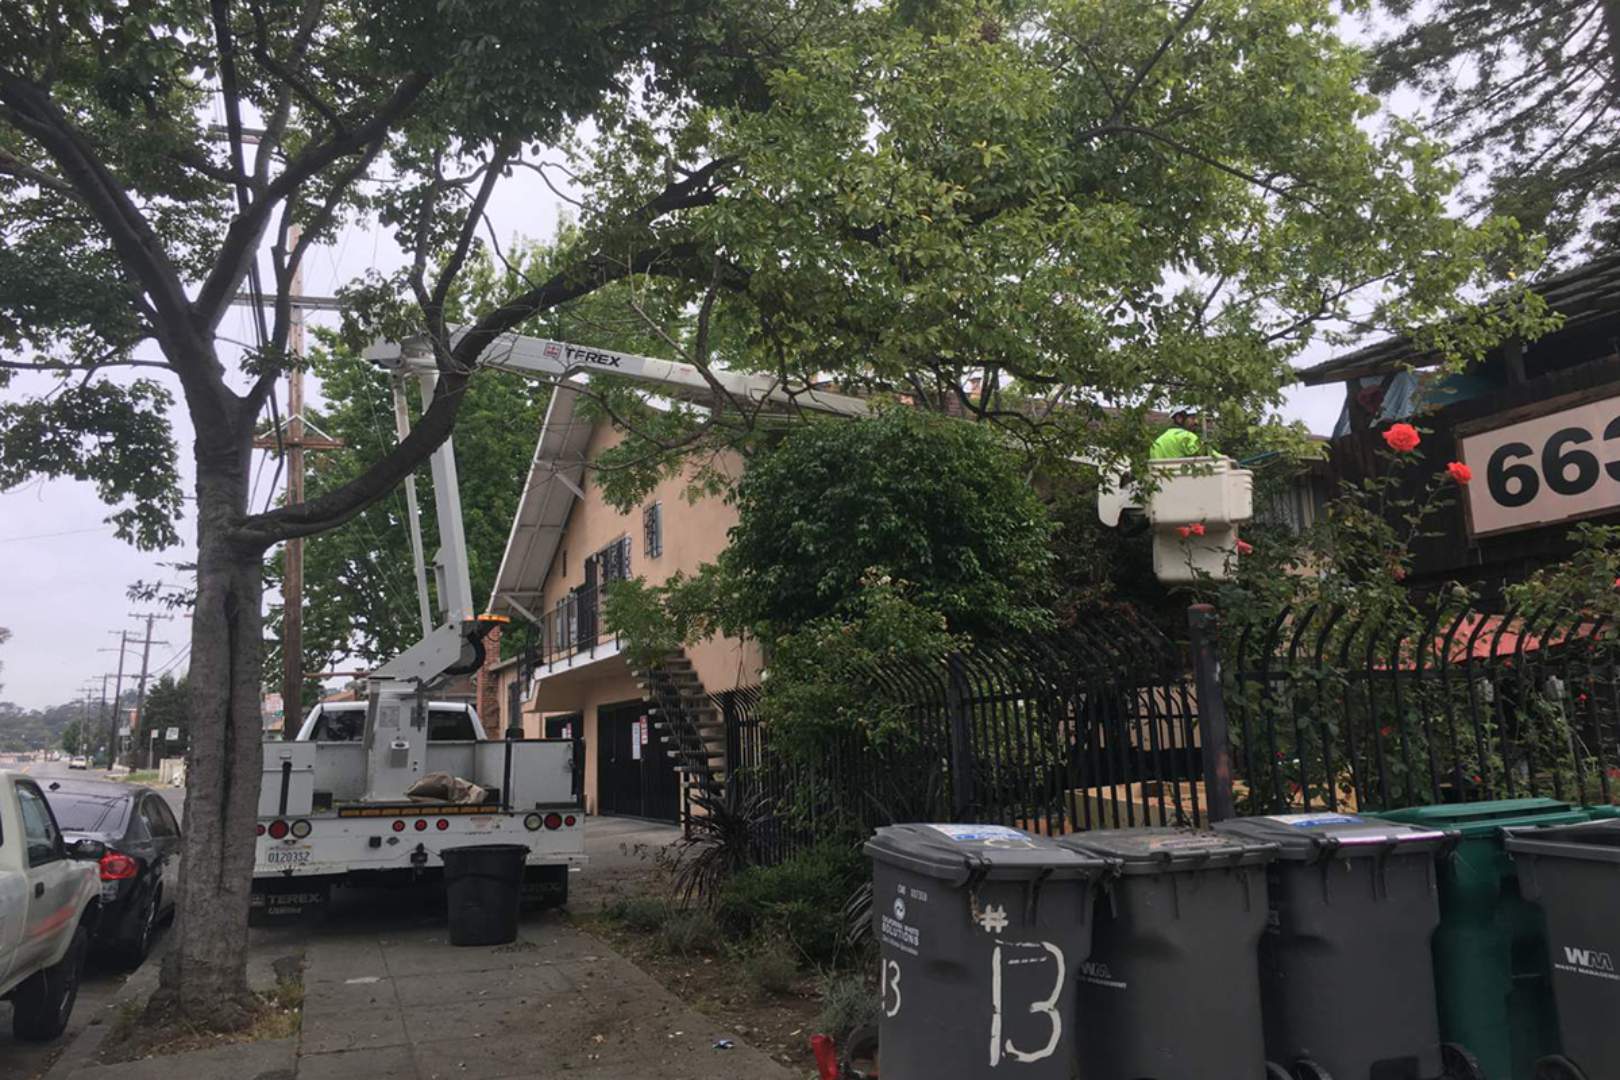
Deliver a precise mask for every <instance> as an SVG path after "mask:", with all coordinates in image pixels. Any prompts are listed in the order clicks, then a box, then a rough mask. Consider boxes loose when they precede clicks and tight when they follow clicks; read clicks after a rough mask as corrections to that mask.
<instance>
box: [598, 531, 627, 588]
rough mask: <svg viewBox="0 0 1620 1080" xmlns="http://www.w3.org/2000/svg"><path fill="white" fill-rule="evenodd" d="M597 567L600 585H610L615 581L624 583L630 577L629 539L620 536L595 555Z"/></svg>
mask: <svg viewBox="0 0 1620 1080" xmlns="http://www.w3.org/2000/svg"><path fill="white" fill-rule="evenodd" d="M596 560H597V565H598V566H599V567H600V569H601V581H600V584H602V585H611V584H612V583H613V582H615V581H624V580H626V579H627V578H629V576H630V538H629V537H628V536H621V537H619V538H618V539H617V540H615V541H613V543H611V544H609V545H608V546H607V547H605V548H603V549H602V550H601V551H600V552H598V553H597V555H596Z"/></svg>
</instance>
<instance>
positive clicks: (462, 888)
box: [439, 844, 529, 945]
mask: <svg viewBox="0 0 1620 1080" xmlns="http://www.w3.org/2000/svg"><path fill="white" fill-rule="evenodd" d="M439 854H440V857H441V858H443V859H444V892H445V900H446V903H447V906H448V907H449V910H450V944H452V945H505V944H506V943H507V942H509V941H513V940H516V938H517V928H518V904H519V903H520V902H521V900H522V898H523V860H524V859H525V858H527V857H528V854H529V849H528V848H526V847H524V846H523V845H521V844H471V845H468V846H466V847H453V848H445V849H444V850H443V851H442V852H440V853H439Z"/></svg>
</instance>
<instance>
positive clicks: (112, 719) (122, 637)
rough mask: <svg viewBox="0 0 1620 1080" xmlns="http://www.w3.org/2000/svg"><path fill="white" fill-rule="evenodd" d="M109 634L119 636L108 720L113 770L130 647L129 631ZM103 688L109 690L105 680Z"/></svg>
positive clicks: (110, 766) (116, 631) (108, 650)
mask: <svg viewBox="0 0 1620 1080" xmlns="http://www.w3.org/2000/svg"><path fill="white" fill-rule="evenodd" d="M107 633H109V634H117V635H118V649H117V652H118V675H117V681H116V682H114V683H113V700H112V715H111V716H109V717H108V718H107V768H109V769H111V768H112V767H113V763H114V762H115V761H117V760H118V709H119V703H120V702H121V701H122V700H123V698H124V651H125V649H126V648H128V646H129V631H128V630H109V631H107ZM146 636H147V637H151V636H152V635H151V634H150V633H149V634H147V635H146ZM97 651H99V652H112V651H113V650H112V649H100V650H97ZM101 688H102V691H103V692H105V691H106V689H107V682H106V680H105V679H103V680H102V684H101Z"/></svg>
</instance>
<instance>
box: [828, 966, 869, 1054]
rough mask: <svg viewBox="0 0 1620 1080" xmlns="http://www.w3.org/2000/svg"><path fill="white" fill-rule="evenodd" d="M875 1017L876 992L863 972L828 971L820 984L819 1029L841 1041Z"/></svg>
mask: <svg viewBox="0 0 1620 1080" xmlns="http://www.w3.org/2000/svg"><path fill="white" fill-rule="evenodd" d="M877 1020H878V996H877V993H876V992H875V991H874V990H873V989H872V987H871V986H869V985H868V984H867V980H866V976H865V975H864V974H842V975H828V976H827V977H826V978H825V979H824V980H822V984H821V1021H820V1023H821V1030H822V1031H824V1032H826V1033H827V1034H828V1035H831V1036H832V1037H833V1038H834V1039H836V1040H838V1041H839V1042H843V1041H844V1040H845V1038H846V1037H848V1035H849V1033H850V1032H852V1031H854V1030H855V1029H856V1028H858V1027H862V1026H863V1025H866V1024H875V1023H877Z"/></svg>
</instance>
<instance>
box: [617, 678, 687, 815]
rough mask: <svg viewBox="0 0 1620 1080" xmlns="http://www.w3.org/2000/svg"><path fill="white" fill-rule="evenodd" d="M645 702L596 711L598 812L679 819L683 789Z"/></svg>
mask: <svg viewBox="0 0 1620 1080" xmlns="http://www.w3.org/2000/svg"><path fill="white" fill-rule="evenodd" d="M646 710H647V706H646V704H645V703H644V702H641V701H626V702H622V703H620V704H617V705H603V706H600V707H599V708H598V709H597V710H596V802H597V809H598V812H600V813H603V814H619V815H622V816H625V817H642V818H652V819H653V820H655V821H678V820H679V819H680V803H681V798H680V784H679V778H678V777H677V776H676V775H675V768H674V765H673V763H672V762H671V761H670V760H669V757H668V755H666V754H665V753H664V744H663V743H662V742H661V741H660V740H659V738H658V736H657V734H656V733H655V732H654V731H653V730H652V721H651V720H650V719H648V718H647V711H646Z"/></svg>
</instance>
